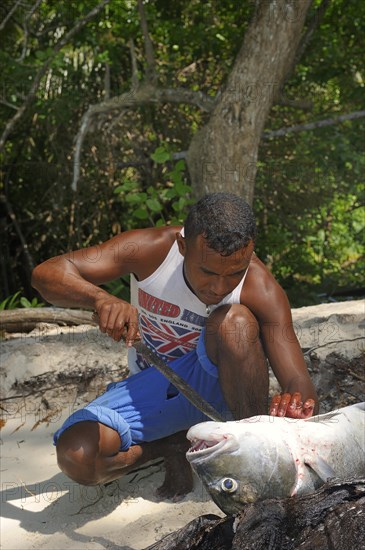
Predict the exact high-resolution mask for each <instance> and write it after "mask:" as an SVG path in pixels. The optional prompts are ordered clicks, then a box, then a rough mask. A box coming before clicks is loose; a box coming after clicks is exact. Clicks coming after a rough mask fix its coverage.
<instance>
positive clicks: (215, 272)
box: [177, 235, 254, 305]
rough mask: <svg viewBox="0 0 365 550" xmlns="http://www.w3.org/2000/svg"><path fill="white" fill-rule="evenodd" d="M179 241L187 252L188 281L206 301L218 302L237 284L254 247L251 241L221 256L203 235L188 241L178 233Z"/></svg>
mask: <svg viewBox="0 0 365 550" xmlns="http://www.w3.org/2000/svg"><path fill="white" fill-rule="evenodd" d="M177 242H178V246H179V251H180V253H181V254H182V255H183V256H184V274H185V278H186V280H187V283H188V285H189V286H190V289H191V290H192V291H193V292H194V294H195V295H196V296H197V297H198V298H199V300H200V301H201V302H203V303H204V304H206V305H213V304H218V303H219V302H220V301H221V300H223V298H224V297H225V296H227V294H229V293H230V292H232V290H233V289H234V288H236V286H237V285H238V283H239V282H240V281H241V279H242V277H243V276H244V274H245V271H246V270H247V268H248V265H249V263H250V260H251V257H252V253H253V249H254V244H253V242H252V241H250V242H249V244H248V245H247V246H246V247H244V248H241V249H240V250H237V252H234V253H233V254H231V255H230V256H221V254H220V253H219V252H216V251H215V250H213V249H211V248H209V246H208V245H207V243H206V240H205V238H204V237H203V236H202V235H198V236H197V237H196V238H195V239H193V240H192V241H189V242H187V241H186V240H185V239H184V238H183V237H181V235H179V236H178V238H177Z"/></svg>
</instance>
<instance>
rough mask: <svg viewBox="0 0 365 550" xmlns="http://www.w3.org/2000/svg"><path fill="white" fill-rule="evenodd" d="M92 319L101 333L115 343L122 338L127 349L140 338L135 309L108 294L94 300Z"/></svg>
mask: <svg viewBox="0 0 365 550" xmlns="http://www.w3.org/2000/svg"><path fill="white" fill-rule="evenodd" d="M94 319H95V321H96V322H97V323H98V324H99V328H100V330H101V332H105V333H106V334H108V335H109V336H110V337H111V338H113V340H115V341H116V342H119V341H120V340H121V339H122V338H123V340H125V342H126V345H127V346H128V347H131V346H132V345H133V342H134V341H135V340H136V339H138V338H139V337H140V336H139V332H138V312H137V308H135V307H134V306H131V305H130V304H128V302H125V301H124V300H120V299H119V298H116V297H115V296H111V295H110V294H109V295H105V294H103V295H102V296H100V297H98V298H97V299H96V300H95V312H94Z"/></svg>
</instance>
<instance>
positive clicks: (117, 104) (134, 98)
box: [71, 82, 215, 192]
mask: <svg viewBox="0 0 365 550" xmlns="http://www.w3.org/2000/svg"><path fill="white" fill-rule="evenodd" d="M158 103H186V104H188V105H196V106H197V107H199V108H200V109H202V110H203V111H206V112H210V111H212V110H213V107H214V105H215V99H213V98H211V97H209V96H207V95H205V94H204V93H203V92H195V91H193V90H188V89H187V88H157V87H155V86H153V85H152V84H150V83H148V82H147V83H144V84H141V85H140V86H139V87H138V88H137V89H132V90H130V91H129V92H126V93H125V94H122V95H120V96H116V97H112V98H111V99H109V100H107V101H102V102H101V103H97V104H95V105H90V107H89V108H88V110H87V111H86V113H84V115H83V117H82V119H81V124H80V129H79V131H78V134H77V136H76V145H75V155H74V170H73V179H72V184H71V189H72V191H74V192H76V191H77V184H78V180H79V177H80V163H81V160H80V159H81V150H82V144H83V142H84V139H85V136H86V134H87V131H88V129H89V127H90V124H91V120H92V118H93V117H95V116H100V115H105V114H109V113H111V112H113V111H120V112H123V111H126V110H128V109H136V108H138V107H140V106H141V105H147V104H158Z"/></svg>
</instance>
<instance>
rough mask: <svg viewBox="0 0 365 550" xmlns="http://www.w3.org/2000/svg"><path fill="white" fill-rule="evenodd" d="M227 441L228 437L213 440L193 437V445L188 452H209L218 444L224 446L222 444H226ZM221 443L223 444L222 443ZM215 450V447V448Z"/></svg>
mask: <svg viewBox="0 0 365 550" xmlns="http://www.w3.org/2000/svg"><path fill="white" fill-rule="evenodd" d="M225 441H226V438H224V439H219V440H217V439H212V440H206V439H193V440H191V447H190V449H189V450H188V452H187V454H188V455H189V454H190V455H192V454H199V455H201V454H208V453H209V452H211V451H212V449H213V447H215V448H217V447H218V446H220V447H222V444H223V445H224V443H225ZM220 444H221V445H220ZM214 450H215V449H214Z"/></svg>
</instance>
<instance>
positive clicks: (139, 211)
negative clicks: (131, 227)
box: [133, 208, 148, 220]
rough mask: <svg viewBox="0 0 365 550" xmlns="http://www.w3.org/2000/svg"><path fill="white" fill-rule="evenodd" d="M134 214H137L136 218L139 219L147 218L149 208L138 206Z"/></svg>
mask: <svg viewBox="0 0 365 550" xmlns="http://www.w3.org/2000/svg"><path fill="white" fill-rule="evenodd" d="M133 214H134V215H135V216H136V218H138V219H139V220H147V219H148V213H147V210H145V209H143V208H137V210H135V211H134V212H133Z"/></svg>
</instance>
